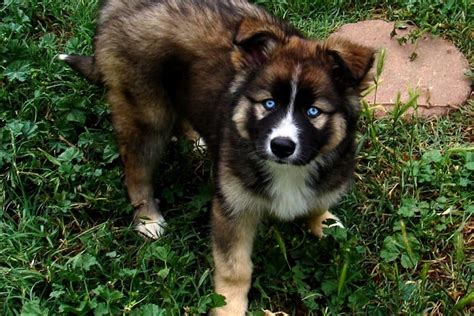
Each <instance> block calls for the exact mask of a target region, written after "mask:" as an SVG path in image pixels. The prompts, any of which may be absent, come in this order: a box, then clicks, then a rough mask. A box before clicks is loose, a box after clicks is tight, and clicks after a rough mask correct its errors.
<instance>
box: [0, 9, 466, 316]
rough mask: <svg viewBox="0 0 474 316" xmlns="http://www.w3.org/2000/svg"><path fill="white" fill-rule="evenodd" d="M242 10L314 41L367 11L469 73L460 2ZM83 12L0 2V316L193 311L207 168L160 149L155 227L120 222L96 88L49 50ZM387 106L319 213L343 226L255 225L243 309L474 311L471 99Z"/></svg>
mask: <svg viewBox="0 0 474 316" xmlns="http://www.w3.org/2000/svg"><path fill="white" fill-rule="evenodd" d="M256 2H259V3H261V4H263V5H265V6H267V7H268V9H269V10H270V11H272V12H274V13H275V14H277V15H279V16H283V17H285V18H286V19H288V20H290V21H291V22H292V23H294V24H295V25H296V26H298V27H299V28H301V29H303V30H304V31H305V32H306V33H308V34H309V35H312V36H316V37H325V36H327V35H328V34H329V33H330V32H332V31H333V30H335V29H336V28H337V27H338V26H340V25H342V24H343V23H346V22H354V21H357V20H360V19H365V18H369V17H378V18H386V19H390V20H396V21H404V22H406V21H411V22H412V23H415V24H417V25H418V26H420V27H421V28H422V29H425V30H430V31H432V32H434V33H436V34H438V35H440V36H445V37H448V38H450V39H451V40H453V41H454V42H455V43H456V44H457V45H458V46H459V47H460V49H461V50H462V51H463V52H464V53H465V54H466V56H467V57H468V59H469V60H470V63H471V65H473V53H472V43H473V41H472V30H473V25H474V19H473V14H474V10H473V5H472V3H471V2H470V1H454V0H451V1H411V0H398V1H371V0H369V1H364V2H359V1H350V2H346V1H327V0H326V1H325V0H320V1H310V0H298V1H284V0H279V1H278V0H273V1H270V0H268V1H256ZM96 10H97V3H96V2H95V1H72V0H64V1H58V0H43V1H41V0H29V1H26V0H18V1H13V0H6V1H4V6H3V7H2V8H1V9H0V17H1V20H2V24H1V25H0V52H1V56H2V58H1V64H0V70H1V71H0V107H1V110H0V127H1V129H0V203H1V205H2V208H1V209H0V217H1V220H0V313H2V314H5V315H16V314H22V315H44V314H92V313H94V314H95V315H107V314H131V315H179V314H186V313H187V314H189V315H191V314H201V313H205V312H206V311H207V310H208V309H209V308H211V307H212V306H215V305H216V304H219V302H220V297H219V296H217V295H216V294H214V293H213V287H212V280H211V275H212V260H211V256H210V249H209V243H210V241H209V234H208V233H209V224H208V221H209V212H208V208H209V200H210V197H211V196H212V183H211V182H210V180H209V170H210V163H209V162H208V161H207V160H205V159H203V158H205V153H196V152H193V151H192V144H190V143H189V142H186V141H178V142H176V143H173V144H171V145H170V147H169V149H168V152H167V154H166V157H165V159H164V162H163V163H162V165H161V167H160V174H159V176H157V183H156V186H157V192H159V197H160V199H161V200H162V207H163V210H164V212H165V217H166V218H167V219H168V222H169V228H168V231H167V234H166V236H164V237H163V238H161V239H160V240H158V241H156V242H149V241H143V240H142V239H141V238H140V237H138V236H137V235H136V234H135V233H134V232H133V230H132V229H131V227H130V226H129V222H130V217H131V207H130V206H129V204H128V201H127V199H126V191H125V188H124V185H123V178H122V171H121V164H120V159H119V157H118V154H117V148H116V146H115V143H114V137H113V134H112V127H111V123H110V117H109V109H108V107H107V105H106V104H105V102H104V91H103V90H102V89H100V88H98V87H93V86H90V85H89V84H88V83H87V82H86V81H85V80H83V79H81V78H79V77H78V76H76V75H75V74H74V73H73V72H72V71H70V70H69V69H68V68H67V67H66V66H65V65H64V64H62V63H60V62H58V61H57V60H56V59H55V56H56V55H57V54H58V53H63V52H66V53H70V52H75V53H91V49H92V46H91V45H92V44H91V43H92V36H93V34H94V19H95V16H96ZM415 103H416V102H415ZM415 105H416V104H415ZM400 109H401V112H402V110H403V106H402V107H401V108H400ZM400 114H401V113H398V114H394V115H392V116H388V117H385V118H382V119H374V118H373V116H372V115H371V112H370V110H366V111H364V113H363V115H362V118H361V123H360V133H359V136H358V138H359V147H358V167H357V171H356V175H355V181H354V187H353V189H352V190H351V192H350V193H349V194H348V195H347V197H346V198H344V200H343V201H342V202H341V203H340V204H339V205H338V206H337V207H335V209H334V212H335V213H336V214H338V215H339V216H340V217H341V218H342V219H343V222H344V223H345V225H346V227H347V229H346V230H341V229H339V228H333V229H330V230H329V231H327V235H328V238H326V239H324V240H321V241H319V240H317V239H316V238H314V237H312V236H311V235H310V234H308V232H307V228H306V227H305V224H304V223H303V222H295V223H290V224H288V223H286V224H285V223H278V222H272V221H268V222H267V223H266V225H264V226H263V227H262V229H261V230H260V233H259V235H258V238H257V241H256V246H255V252H254V256H253V258H254V263H255V274H254V280H253V286H252V289H251V292H250V300H251V305H250V311H251V314H252V315H261V314H263V312H262V310H263V309H269V310H273V311H279V310H282V311H285V312H287V313H289V314H294V315H296V314H299V315H305V314H318V315H334V314H369V315H388V314H410V315H411V314H422V313H427V314H447V315H449V314H462V313H465V314H468V313H473V312H474V310H473V307H472V306H473V305H472V304H473V299H474V298H473V295H474V294H473V275H474V271H473V270H474V239H473V235H474V218H473V213H474V190H473V181H474V175H473V170H474V148H473V145H472V143H473V137H472V135H473V134H472V133H473V130H472V126H474V119H473V117H474V116H473V114H474V104H473V102H472V101H471V102H470V103H469V104H467V105H466V106H465V107H464V108H463V109H462V110H460V111H459V112H457V113H453V114H451V115H449V116H447V117H444V118H439V119H430V120H424V119H420V118H413V119H411V120H403V119H401V118H400Z"/></svg>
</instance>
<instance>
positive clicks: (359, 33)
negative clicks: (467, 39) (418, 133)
mask: <svg viewBox="0 0 474 316" xmlns="http://www.w3.org/2000/svg"><path fill="white" fill-rule="evenodd" d="M394 25H395V23H394V22H385V21H381V20H368V21H361V22H358V23H353V24H346V25H344V26H342V27H341V28H340V29H339V30H337V31H336V32H335V33H334V34H332V35H331V36H338V37H342V38H347V39H350V40H352V41H355V42H357V43H360V44H362V45H366V46H369V47H373V48H376V49H382V48H383V49H385V52H386V56H385V67H384V71H383V73H382V76H381V83H380V85H379V87H378V90H377V94H376V95H375V94H374V92H372V93H370V94H369V95H368V96H366V98H365V99H366V100H367V102H369V104H372V105H373V104H375V103H376V104H377V105H382V107H383V111H377V112H376V113H377V114H379V115H380V114H383V113H385V112H387V111H390V109H391V108H393V105H394V103H395V100H396V97H397V93H398V92H400V93H401V100H402V102H403V101H406V100H407V99H408V96H409V95H408V91H410V90H412V91H416V92H417V93H419V97H418V115H421V116H427V117H431V116H440V115H445V114H447V113H449V112H451V111H453V110H456V109H458V108H459V106H461V105H462V104H463V103H465V102H466V100H467V99H468V98H469V97H470V95H471V82H470V80H469V79H468V77H466V76H465V75H464V73H465V72H466V71H468V70H469V62H468V61H467V59H466V58H465V57H464V56H463V54H462V53H461V52H459V50H458V49H457V48H456V47H455V46H454V45H453V44H452V43H451V42H449V41H448V40H445V39H442V38H436V37H433V36H431V35H430V34H426V33H425V34H423V35H422V36H421V38H419V39H418V40H417V41H416V42H415V43H414V44H413V43H411V41H410V40H409V41H408V42H406V43H405V44H403V45H400V44H399V43H398V40H397V39H399V38H402V37H404V36H406V35H407V34H409V33H410V31H412V30H414V29H415V27H414V26H407V27H406V28H404V29H395V28H394ZM394 30H395V33H396V34H393V32H394ZM391 35H394V36H393V37H392V36H391Z"/></svg>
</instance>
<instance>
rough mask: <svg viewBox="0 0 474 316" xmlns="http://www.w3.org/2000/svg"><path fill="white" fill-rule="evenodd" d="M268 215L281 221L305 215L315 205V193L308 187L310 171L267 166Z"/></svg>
mask: <svg viewBox="0 0 474 316" xmlns="http://www.w3.org/2000/svg"><path fill="white" fill-rule="evenodd" d="M268 174H269V177H270V181H269V184H268V187H267V193H268V195H269V197H270V201H269V202H270V203H269V204H270V205H269V210H268V211H270V213H272V214H273V215H275V216H276V217H278V218H281V219H283V220H290V219H293V218H295V217H298V216H302V215H306V214H307V213H308V212H309V211H310V210H311V209H312V208H314V207H315V206H316V205H315V204H316V193H315V191H314V189H313V188H312V187H311V186H310V183H309V177H310V176H311V175H310V169H309V168H305V167H295V166H286V165H275V164H271V165H269V166H268Z"/></svg>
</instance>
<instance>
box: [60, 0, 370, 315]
mask: <svg viewBox="0 0 474 316" xmlns="http://www.w3.org/2000/svg"><path fill="white" fill-rule="evenodd" d="M60 59H63V60H64V61H65V62H66V63H68V64H69V65H70V66H71V67H72V68H73V69H75V70H77V71H79V72H80V73H82V74H83V75H84V76H85V77H86V78H87V79H89V80H90V81H92V82H96V83H103V84H104V85H105V86H106V88H107V89H108V102H109V103H110V106H111V107H112V119H113V124H114V128H115V133H116V137H117V141H118V144H119V148H120V154H121V157H122V160H123V164H124V167H125V181H126V185H127V188H128V194H129V197H130V200H131V203H132V204H133V206H134V208H135V215H134V219H135V225H136V229H137V230H138V231H139V232H141V233H142V234H144V235H145V236H147V237H150V238H157V237H159V236H160V235H161V234H162V233H163V228H164V224H165V220H164V219H163V216H162V215H161V213H160V212H159V209H158V204H157V202H156V200H155V198H154V192H153V188H152V178H153V176H154V172H155V167H156V165H157V163H158V161H159V159H160V155H161V154H162V152H163V150H164V148H165V146H166V143H167V142H168V140H169V139H170V134H171V131H172V130H173V128H174V127H175V126H176V124H185V125H190V126H192V128H193V129H195V130H196V131H197V132H198V133H199V135H201V137H203V139H204V140H205V142H206V144H207V148H208V151H209V154H210V156H211V158H212V159H213V160H214V162H215V164H214V166H215V172H214V174H215V179H214V180H215V182H216V188H217V189H216V192H215V196H214V199H213V202H212V246H213V256H214V263H215V274H214V283H215V290H216V292H217V293H219V294H222V295H223V296H225V298H226V305H225V306H223V307H221V308H217V309H215V310H213V313H214V314H215V315H244V314H245V312H246V310H247V306H248V300H247V293H248V290H249V288H250V283H251V274H252V262H251V259H250V256H251V252H252V244H253V239H254V237H255V231H256V228H257V226H258V224H259V222H260V220H261V218H262V217H263V216H266V215H271V216H274V217H276V218H279V219H282V220H292V219H294V218H297V217H307V218H308V220H309V227H310V228H311V230H312V232H313V233H314V234H316V235H318V236H321V235H322V227H323V221H324V220H325V219H327V218H335V216H333V215H332V214H331V213H329V212H328V208H329V207H330V206H332V205H334V204H335V203H336V202H337V201H338V200H339V198H340V197H341V196H342V195H343V194H344V192H345V191H346V190H347V188H348V186H349V183H350V181H351V176H352V173H353V169H354V134H355V131H356V123H357V117H358V112H359V105H358V102H359V101H358V100H359V99H358V98H359V94H360V91H361V89H362V85H363V83H364V80H365V79H366V77H367V76H368V75H367V74H368V72H369V69H370V68H371V66H372V63H373V59H374V51H373V50H371V49H369V48H366V47H363V46H360V45H357V44H353V43H350V42H347V41H343V40H328V41H326V42H319V41H314V40H309V39H306V38H305V36H304V35H302V34H301V33H300V32H299V31H298V30H296V29H295V28H293V27H292V26H290V25H288V24H286V23H285V22H282V21H280V20H279V19H277V18H275V17H273V16H271V15H270V14H269V13H267V12H266V11H264V10H263V9H262V8H260V7H257V6H255V5H252V4H250V3H248V2H246V1H244V0H223V1H214V0H200V1H198V0H192V1H184V0H181V1H180V0H155V1H151V0H107V1H105V2H104V4H103V6H102V8H101V10H100V17H99V19H98V26H97V32H96V35H95V55H94V56H93V57H90V56H79V55H60Z"/></svg>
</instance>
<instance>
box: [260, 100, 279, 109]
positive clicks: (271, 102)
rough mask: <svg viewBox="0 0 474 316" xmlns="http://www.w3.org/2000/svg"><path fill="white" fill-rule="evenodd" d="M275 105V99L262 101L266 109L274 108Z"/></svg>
mask: <svg viewBox="0 0 474 316" xmlns="http://www.w3.org/2000/svg"><path fill="white" fill-rule="evenodd" d="M276 105H277V104H276V102H275V100H273V99H268V100H265V101H263V107H264V108H265V109H266V110H267V111H271V110H273V109H274V108H276Z"/></svg>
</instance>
